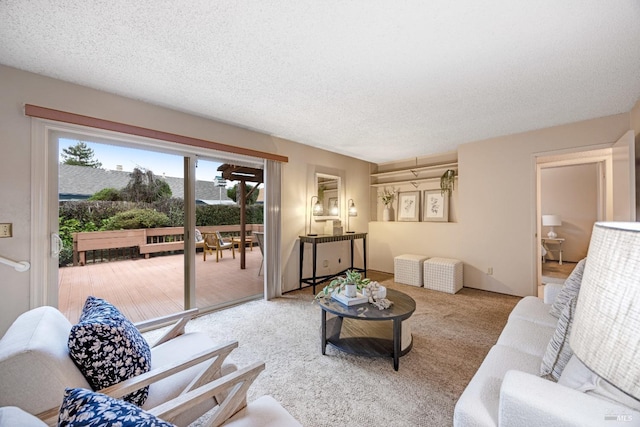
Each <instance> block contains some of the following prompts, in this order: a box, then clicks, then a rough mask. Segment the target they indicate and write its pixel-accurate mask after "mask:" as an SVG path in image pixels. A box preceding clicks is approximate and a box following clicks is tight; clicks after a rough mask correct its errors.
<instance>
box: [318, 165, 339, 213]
mask: <svg viewBox="0 0 640 427" xmlns="http://www.w3.org/2000/svg"><path fill="white" fill-rule="evenodd" d="M315 184H316V185H315V187H316V193H315V195H317V196H318V200H319V201H320V203H321V204H322V208H323V213H322V215H319V216H314V218H315V219H316V221H324V220H327V219H340V212H341V209H342V206H341V205H340V202H341V200H342V180H341V179H340V177H339V176H336V175H328V174H325V173H316V182H315Z"/></svg>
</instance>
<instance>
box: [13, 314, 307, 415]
mask: <svg viewBox="0 0 640 427" xmlns="http://www.w3.org/2000/svg"><path fill="white" fill-rule="evenodd" d="M196 312H197V310H191V311H189V312H185V313H181V314H178V315H173V316H168V317H164V318H160V319H156V320H153V321H148V322H143V323H141V324H137V325H136V326H138V327H150V326H152V325H154V324H157V323H162V324H164V323H167V322H171V321H176V324H175V325H174V326H173V327H172V328H170V329H169V331H168V332H167V333H166V334H165V335H164V336H163V337H162V338H161V339H160V340H159V341H158V342H157V343H156V345H155V346H154V347H153V348H152V349H151V355H152V356H151V370H150V371H149V372H147V373H144V374H142V375H139V376H136V377H133V378H131V379H129V380H126V381H123V382H121V383H118V384H115V385H113V386H111V387H107V388H105V389H103V390H99V391H100V392H101V393H104V394H107V395H109V396H112V397H115V398H121V397H122V396H124V395H126V394H129V393H131V392H132V391H135V390H137V389H140V388H142V387H145V386H147V385H149V386H150V387H149V396H148V398H147V400H146V402H145V403H144V404H143V406H142V409H144V410H147V411H149V412H152V413H154V414H155V415H156V416H159V417H160V418H163V419H165V420H166V421H169V422H172V423H174V424H177V425H188V424H189V423H191V422H192V421H194V420H195V419H197V418H198V417H200V416H201V415H202V414H204V413H205V412H207V411H209V410H210V409H212V408H214V407H216V406H218V409H217V411H215V415H214V416H213V418H212V424H211V425H221V424H222V423H223V422H225V421H226V420H227V419H228V418H229V417H231V416H232V415H233V414H235V413H236V412H237V411H239V410H240V409H242V408H243V407H245V406H246V396H245V395H246V390H247V388H248V387H249V385H250V384H251V382H252V381H253V380H254V379H255V378H256V377H257V376H258V374H259V373H260V372H261V371H262V370H263V369H264V364H262V363H257V364H254V365H251V366H249V367H247V368H244V369H241V370H237V371H236V370H235V367H234V366H233V365H223V362H224V360H225V358H226V357H227V355H228V354H229V353H230V352H231V351H232V350H233V349H234V348H236V347H237V346H238V343H237V342H230V343H227V344H224V345H221V346H214V344H213V342H212V341H211V339H210V338H209V337H208V336H207V335H205V334H203V333H184V326H185V324H186V323H187V321H188V320H189V319H190V318H191V317H192V316H193V315H194V314H195V313H196ZM71 327H72V325H71V323H70V322H69V321H68V320H67V319H66V318H65V317H64V316H63V315H62V313H60V312H59V311H58V310H56V309H55V308H53V307H40V308H37V309H34V310H31V311H28V312H26V313H24V314H22V315H21V316H19V317H18V319H16V321H15V322H14V323H13V325H12V326H11V327H10V328H9V330H8V331H7V332H6V334H5V335H4V337H3V338H2V339H1V340H0V407H11V406H15V407H19V408H21V409H22V410H24V411H26V412H28V413H30V414H34V415H37V416H38V417H39V418H40V419H41V420H43V421H44V422H45V423H47V424H49V425H54V424H55V422H56V419H57V416H58V410H59V407H60V404H61V402H62V400H63V396H64V392H65V388H67V387H72V388H85V389H91V387H90V386H89V384H88V382H87V380H86V379H85V378H84V376H83V375H82V373H81V372H80V370H79V369H78V368H77V367H76V365H75V364H74V362H73V361H72V359H71V358H70V357H69V353H68V348H67V339H68V336H69V332H70V330H71ZM230 372H231V373H230ZM225 374H228V375H225ZM223 375H225V376H224V377H222V376H223ZM274 402H275V401H274ZM275 403H276V404H275V405H269V407H270V408H271V409H270V411H275V412H278V413H280V414H281V415H286V416H288V418H286V417H285V418H284V419H285V420H288V421H289V422H293V423H297V422H296V421H295V420H294V419H293V418H292V417H291V416H290V415H289V414H288V413H287V412H286V411H285V410H284V409H283V408H282V407H280V405H278V404H277V402H275ZM282 411H284V414H283V413H282ZM284 425H299V424H291V423H289V424H287V423H286V422H285V423H284Z"/></svg>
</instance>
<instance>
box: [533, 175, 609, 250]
mask: <svg viewBox="0 0 640 427" xmlns="http://www.w3.org/2000/svg"><path fill="white" fill-rule="evenodd" d="M540 181H541V183H540V186H541V208H542V214H543V215H549V214H553V215H560V217H561V218H562V226H560V227H555V232H556V233H557V234H558V237H562V238H564V239H566V240H565V242H564V243H563V245H562V250H563V254H562V256H563V260H564V261H573V262H578V261H580V260H581V259H582V258H584V257H586V256H587V250H588V249H589V241H590V240H591V230H592V228H593V224H594V223H595V222H596V221H597V219H598V198H597V197H598V196H597V188H598V167H597V165H596V164H595V163H589V164H584V165H572V166H562V167H551V168H544V169H542V170H541V172H540ZM548 232H549V227H543V228H542V235H543V236H544V235H546V234H547V233H548ZM553 249H555V247H553ZM547 258H549V259H557V258H558V253H557V252H552V253H550V254H549V255H547Z"/></svg>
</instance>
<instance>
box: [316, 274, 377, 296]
mask: <svg viewBox="0 0 640 427" xmlns="http://www.w3.org/2000/svg"><path fill="white" fill-rule="evenodd" d="M370 281H371V280H369V279H366V278H364V279H363V278H362V274H360V272H358V271H355V270H347V272H346V273H345V275H344V276H340V277H338V278H336V279H333V280H332V281H331V283H329V284H328V285H327V286H325V287H324V288H323V289H322V290H321V291H320V292H318V295H316V299H318V298H324V297H326V296H330V295H331V294H333V292H334V291H335V292H337V293H340V292H342V291H343V290H344V288H345V286H347V285H356V289H357V290H358V291H362V289H364V288H365V287H366V286H367V285H368V284H369V282H370Z"/></svg>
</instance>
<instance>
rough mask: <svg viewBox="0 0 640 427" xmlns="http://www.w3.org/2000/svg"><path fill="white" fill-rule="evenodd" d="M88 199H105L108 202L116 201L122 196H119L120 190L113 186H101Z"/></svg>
mask: <svg viewBox="0 0 640 427" xmlns="http://www.w3.org/2000/svg"><path fill="white" fill-rule="evenodd" d="M88 200H106V201H109V202H118V201H120V200H122V197H121V196H120V190H117V189H115V188H103V189H102V190H100V191H98V192H97V193H96V194H94V195H93V196H91V197H89V199H88Z"/></svg>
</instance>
